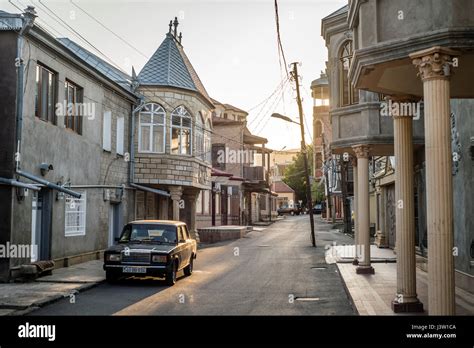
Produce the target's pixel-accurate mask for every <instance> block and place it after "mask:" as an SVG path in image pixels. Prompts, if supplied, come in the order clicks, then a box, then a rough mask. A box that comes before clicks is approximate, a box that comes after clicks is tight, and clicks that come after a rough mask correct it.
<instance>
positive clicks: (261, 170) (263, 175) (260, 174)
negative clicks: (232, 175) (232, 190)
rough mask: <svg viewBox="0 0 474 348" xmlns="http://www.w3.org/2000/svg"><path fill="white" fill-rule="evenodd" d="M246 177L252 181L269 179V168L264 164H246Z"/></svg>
mask: <svg viewBox="0 0 474 348" xmlns="http://www.w3.org/2000/svg"><path fill="white" fill-rule="evenodd" d="M244 179H245V180H248V181H252V182H258V181H267V170H266V169H265V167H262V166H256V167H250V166H244Z"/></svg>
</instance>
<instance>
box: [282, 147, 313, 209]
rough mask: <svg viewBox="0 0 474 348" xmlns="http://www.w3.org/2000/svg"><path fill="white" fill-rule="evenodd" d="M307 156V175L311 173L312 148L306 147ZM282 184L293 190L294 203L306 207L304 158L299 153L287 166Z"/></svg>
mask: <svg viewBox="0 0 474 348" xmlns="http://www.w3.org/2000/svg"><path fill="white" fill-rule="evenodd" d="M306 151H307V155H308V166H309V173H310V175H312V173H313V146H312V145H308V146H307V147H306ZM283 182H284V183H285V184H287V185H288V186H290V187H291V188H292V189H293V190H295V196H296V201H297V202H298V201H299V200H302V201H303V205H306V182H305V171H304V157H303V155H302V153H301V152H299V153H298V154H297V155H296V157H295V158H294V162H293V163H292V164H290V165H288V166H287V167H286V169H285V173H284V177H283Z"/></svg>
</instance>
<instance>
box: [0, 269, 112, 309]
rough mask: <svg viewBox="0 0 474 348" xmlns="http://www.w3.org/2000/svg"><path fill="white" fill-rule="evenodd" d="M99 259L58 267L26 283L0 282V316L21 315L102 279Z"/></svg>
mask: <svg viewBox="0 0 474 348" xmlns="http://www.w3.org/2000/svg"><path fill="white" fill-rule="evenodd" d="M102 265H103V261H102V260H93V261H89V262H84V263H80V264H77V265H74V266H71V267H64V268H58V269H55V270H54V271H53V274H52V275H50V276H45V277H41V278H38V279H36V280H35V281H32V282H28V283H3V284H2V283H0V315H23V314H26V313H28V312H30V311H33V310H35V309H37V308H38V307H41V306H44V305H45V304H48V303H51V302H54V301H57V300H59V299H61V298H64V297H69V296H70V295H71V294H75V293H78V292H81V291H83V290H86V289H89V288H91V287H93V286H95V285H97V284H99V283H100V282H102V281H104V280H105V272H104V271H103V269H102Z"/></svg>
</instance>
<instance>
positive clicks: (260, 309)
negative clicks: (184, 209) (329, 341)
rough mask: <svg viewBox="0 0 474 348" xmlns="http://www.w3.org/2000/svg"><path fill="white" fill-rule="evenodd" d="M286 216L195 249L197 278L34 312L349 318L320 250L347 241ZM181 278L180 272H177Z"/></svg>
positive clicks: (108, 292)
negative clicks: (314, 245)
mask: <svg viewBox="0 0 474 348" xmlns="http://www.w3.org/2000/svg"><path fill="white" fill-rule="evenodd" d="M316 241H317V248H312V247H311V243H310V234H309V218H308V216H307V215H304V216H295V217H287V218H286V219H285V220H282V221H278V222H276V223H274V224H273V225H271V226H269V227H266V228H265V229H263V230H261V231H253V232H250V233H248V234H247V235H246V236H245V238H243V239H239V240H234V241H228V242H221V243H218V244H213V245H208V246H205V247H204V248H202V249H200V250H199V251H198V256H197V259H196V262H195V268H194V273H193V274H192V276H190V277H184V276H183V275H182V274H180V278H179V280H178V282H177V283H176V285H175V286H173V287H167V286H165V285H164V282H163V281H160V280H155V279H150V280H148V279H145V280H139V279H130V280H124V281H122V282H120V283H118V284H107V283H103V284H100V285H98V286H97V287H95V288H92V289H90V290H88V291H85V292H83V293H79V294H77V295H76V297H75V303H71V301H70V299H69V298H65V299H63V300H60V301H58V302H56V303H53V304H50V305H47V306H46V307H43V308H41V309H39V310H37V311H35V312H32V313H31V315H353V314H354V311H353V309H352V307H351V304H350V300H349V299H348V297H347V295H346V292H345V290H344V286H343V283H342V280H341V277H340V275H339V273H338V272H337V268H336V265H335V264H330V265H328V264H326V263H325V260H324V252H325V248H324V246H325V245H328V244H332V243H333V241H335V242H336V243H337V244H343V243H351V242H352V239H351V238H349V237H347V236H345V235H343V234H342V233H339V232H337V231H330V226H329V225H327V224H325V223H322V222H321V221H320V220H319V217H317V218H316ZM180 273H181V272H180Z"/></svg>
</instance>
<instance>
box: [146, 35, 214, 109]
mask: <svg viewBox="0 0 474 348" xmlns="http://www.w3.org/2000/svg"><path fill="white" fill-rule="evenodd" d="M138 80H139V83H140V84H141V85H147V86H169V87H177V88H183V89H187V90H190V91H194V92H198V93H200V94H201V95H202V96H203V97H204V98H206V99H207V100H208V101H209V102H210V103H211V104H212V101H211V98H210V97H209V95H208V94H207V91H206V89H205V88H204V85H203V84H202V82H201V80H200V78H199V76H198V74H197V73H196V71H195V70H194V68H193V66H192V65H191V62H190V61H189V59H188V57H187V56H186V54H185V53H184V50H183V47H182V46H181V44H179V43H178V42H177V41H176V39H175V38H174V36H173V35H172V34H170V33H168V34H166V37H165V39H164V41H163V42H162V43H161V45H160V47H158V49H157V50H156V52H155V53H154V54H153V56H152V57H151V58H150V60H148V62H147V63H146V64H145V66H144V67H143V69H142V70H141V71H140V73H139V74H138Z"/></svg>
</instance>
